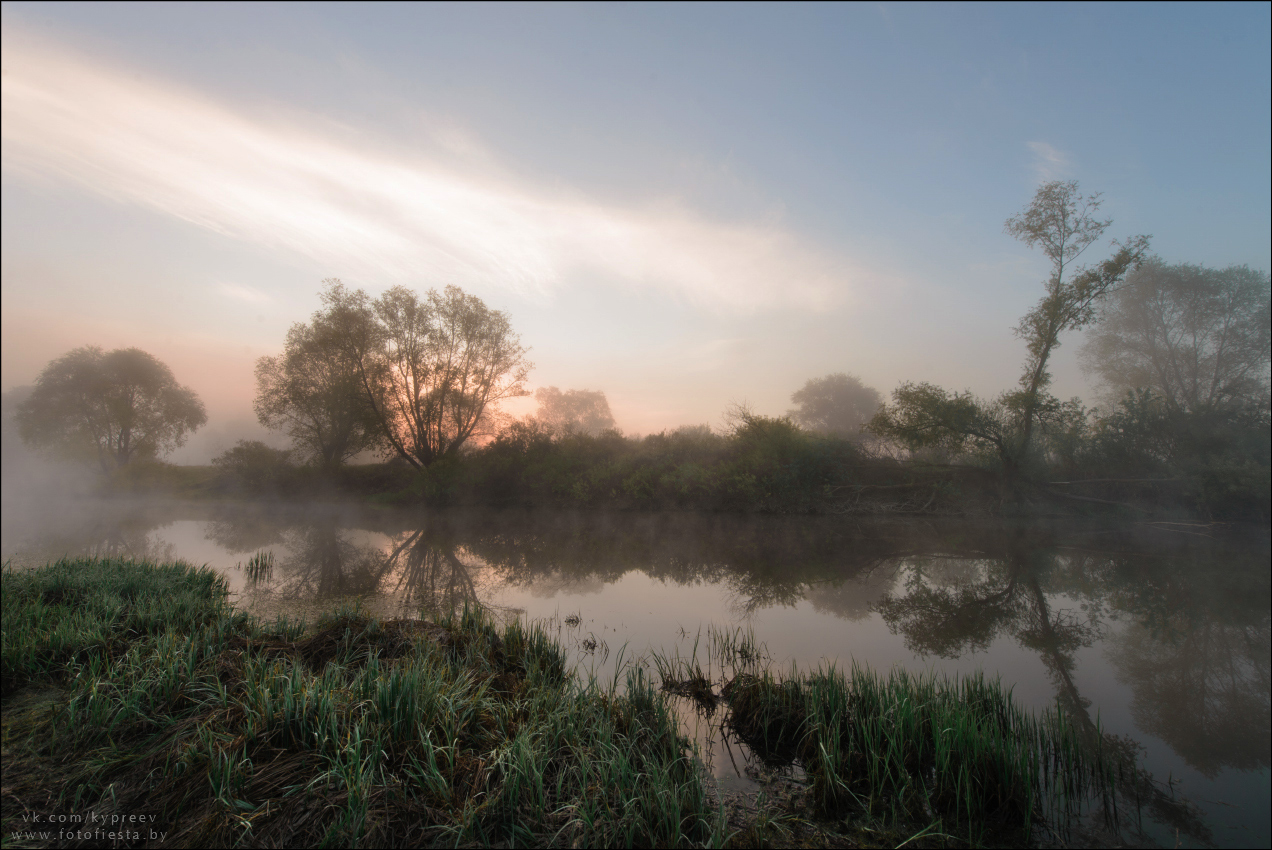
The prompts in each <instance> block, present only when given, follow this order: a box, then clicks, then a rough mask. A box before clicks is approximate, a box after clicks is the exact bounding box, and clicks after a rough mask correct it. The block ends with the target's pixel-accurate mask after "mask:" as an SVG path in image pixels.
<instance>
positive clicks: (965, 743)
mask: <svg viewBox="0 0 1272 850" xmlns="http://www.w3.org/2000/svg"><path fill="white" fill-rule="evenodd" d="M225 590H226V588H225V584H224V580H223V579H221V578H220V577H219V576H217V575H216V574H214V573H212V572H211V571H208V570H206V569H195V568H192V567H189V566H187V565H184V564H180V563H178V564H168V565H161V566H156V565H153V564H145V563H134V562H129V561H116V560H78V561H70V560H65V561H61V562H58V563H56V564H51V565H49V566H47V567H45V568H42V569H39V570H34V571H30V572H15V571H11V570H6V571H5V574H4V581H3V621H4V630H3V650H2V656H3V688H4V703H5V708H4V760H3V771H4V780H3V781H4V788H5V795H4V798H3V820H4V823H3V829H4V841H5V846H100V845H101V844H103V843H111V842H113V841H115V839H113V838H110V837H108V836H106V835H104V833H103V831H107V832H109V831H115V832H122V833H124V835H123V838H122V839H121V840H120V841H119V842H117V843H126V844H130V845H132V844H138V845H140V844H147V845H148V844H153V845H160V844H162V845H163V846H192V847H194V846H236V845H247V846H258V845H260V846H355V845H356V846H388V845H391V846H406V845H440V844H446V845H449V846H455V845H457V844H464V845H474V844H476V845H512V844H517V845H526V844H529V845H536V846H549V845H553V846H554V845H566V846H721V845H726V844H728V843H729V842H730V841H732V842H734V843H739V842H740V843H744V844H750V843H755V842H757V841H762V840H765V835H766V834H768V833H766V832H765V830H766V829H768V828H769V827H770V826H771V825H772V824H773V823H780V822H782V819H783V818H786V822H788V823H790V822H792V821H791V818H792V817H793V816H791V815H790V814H789V813H787V814H785V815H781V814H779V815H774V814H773V813H772V812H771V811H769V810H767V809H763V808H761V810H760V811H759V812H758V813H757V816H756V817H755V818H753V820H752V822H751V823H749V824H738V823H736V822H735V821H731V820H730V819H729V818H728V817H727V815H726V812H725V810H724V808H723V806H722V804H721V802H720V800H719V799H718V798H717V796H716V795H715V793H714V791H713V789H712V786H711V783H710V781H709V780H708V779H707V778H706V777H705V776H704V775H703V771H702V770H701V767H700V765H699V764H698V762H697V760H696V759H695V754H694V751H693V748H692V746H691V745H690V744H689V742H688V741H687V740H686V739H685V738H684V737H683V736H682V735H681V733H680V731H679V729H678V726H677V721H676V718H675V713H674V712H673V710H672V707H671V700H672V699H673V697H672V696H671V694H670V693H668V691H670V692H672V693H691V694H692V693H694V687H693V684H692V683H693V681H694V677H695V676H696V677H698V679H702V674H701V671H699V670H697V668H696V664H694V663H685V664H681V663H680V662H668V661H667V660H666V659H659V658H655V662H656V663H657V666H658V667H659V669H660V672H661V674H662V679H663V681H662V684H663V690H662V691H660V690H658V689H656V688H655V687H654V684H653V682H652V680H651V678H650V677H648V676H647V675H646V674H645V672H644V670H643V669H642V668H640V667H632V668H629V669H628V670H627V672H626V674H625V677H624V681H623V682H622V683H620V682H618V681H616V680H615V681H610V682H606V683H598V682H596V681H594V680H591V681H583V680H582V679H580V678H579V677H578V676H577V675H575V674H573V673H571V672H569V670H568V668H567V657H566V654H565V652H564V650H563V649H562V648H561V646H559V645H558V644H557V643H555V642H554V641H552V640H551V639H549V638H548V637H547V636H546V634H545V633H544V632H543V631H541V630H539V629H536V628H527V627H525V626H523V625H522V624H519V623H513V624H511V625H508V626H506V627H503V628H497V627H495V626H494V625H493V624H492V623H491V622H490V621H488V620H487V619H485V618H484V617H482V616H480V615H478V614H473V613H467V614H464V615H462V616H458V617H455V618H452V619H448V620H443V621H439V622H424V621H412V620H394V621H384V622H380V621H376V620H374V619H371V618H368V617H365V616H362V615H360V614H359V613H358V612H356V611H350V610H345V611H340V612H336V613H334V614H332V615H330V616H328V617H326V618H324V619H322V620H321V621H319V622H318V623H315V624H313V625H312V626H311V627H308V628H306V627H304V626H302V625H300V624H296V623H289V622H286V621H280V622H277V623H274V624H272V625H268V626H266V625H261V624H258V623H255V622H252V621H251V620H249V619H248V618H247V617H245V616H244V615H242V614H238V613H235V612H234V611H232V610H231V609H229V608H228V607H227V605H226V603H225V596H226V594H225ZM725 643H727V642H721V646H724V645H725ZM728 646H729V647H731V648H730V649H728V652H729V653H730V656H729V657H730V658H731V659H732V660H731V662H730V663H732V664H734V665H735V667H736V669H735V672H734V675H732V676H731V677H730V679H729V685H728V687H727V688H726V689H725V693H724V694H723V696H724V697H725V699H726V700H727V706H728V708H727V710H726V718H727V720H726V722H727V723H728V724H729V725H730V728H732V729H733V730H734V731H735V733H736V734H737V735H738V737H740V738H742V739H743V740H745V741H746V742H747V743H748V744H750V746H751V747H752V748H753V749H754V750H755V751H756V752H757V753H759V754H761V755H764V756H768V757H770V758H773V759H782V758H785V759H788V760H790V759H794V760H798V761H800V762H801V763H802V764H803V765H804V767H805V770H806V771H807V774H808V777H809V779H810V787H809V789H808V792H807V794H806V795H804V799H805V801H806V802H807V803H808V812H809V814H808V818H809V824H811V823H812V821H813V820H815V819H822V820H825V821H827V822H829V823H831V824H832V825H833V827H832V833H831V834H833V836H835V837H834V838H833V840H830V839H827V838H826V836H827V835H828V833H826V832H825V831H820V832H816V835H818V836H821V839H823V840H828V841H831V843H834V842H840V846H842V842H843V840H844V837H845V835H847V834H849V833H850V830H848V826H847V825H848V824H852V823H856V824H868V825H870V826H871V828H876V827H878V828H883V829H884V830H885V832H884V833H882V835H884V836H892V835H900V836H902V838H904V837H905V835H907V834H908V835H914V834H915V832H918V831H923V830H926V832H925V834H924V836H923V838H921V839H920V840H919V841H917V842H915V843H916V844H919V845H922V844H924V843H944V844H948V843H950V842H953V843H954V844H961V843H964V842H966V841H968V840H972V841H977V840H981V839H984V838H987V837H990V838H992V837H995V836H999V835H1002V836H1007V837H1008V839H1006V840H1016V839H1018V838H1020V837H1021V836H1022V834H1024V833H1026V832H1027V831H1028V830H1029V828H1030V826H1031V825H1033V824H1036V823H1037V822H1039V821H1040V820H1043V819H1046V818H1054V817H1062V816H1063V815H1064V814H1065V810H1064V809H1065V807H1064V805H1063V800H1064V798H1065V795H1066V794H1067V795H1068V796H1069V798H1076V797H1079V796H1081V795H1083V794H1084V793H1085V792H1086V790H1087V789H1088V788H1089V787H1091V786H1092V785H1093V783H1095V784H1098V780H1099V778H1100V771H1101V769H1102V768H1101V766H1100V765H1099V763H1098V760H1093V759H1091V758H1089V757H1088V755H1087V754H1084V753H1083V752H1082V751H1081V749H1080V748H1078V747H1077V746H1076V744H1075V742H1074V741H1073V740H1072V736H1071V735H1070V733H1069V732H1067V731H1066V727H1065V726H1064V723H1063V721H1062V719H1059V718H1054V717H1047V718H1043V719H1042V720H1035V719H1034V718H1032V717H1030V716H1028V715H1027V714H1025V713H1023V712H1020V711H1019V710H1017V709H1015V708H1014V707H1012V706H1011V705H1010V700H1009V699H1007V698H1006V697H1004V695H1003V694H1002V692H1001V690H1000V689H998V688H997V686H996V685H993V684H990V683H985V682H982V681H980V680H967V681H964V682H962V683H944V682H936V681H932V680H922V679H909V678H906V677H904V676H900V677H898V676H894V677H893V678H892V679H889V680H887V681H884V680H880V679H878V678H876V677H873V676H871V675H870V674H868V673H865V672H863V671H857V670H854V671H853V673H852V674H851V675H850V676H847V677H845V676H842V675H838V674H835V673H834V672H833V671H832V672H830V673H823V674H820V675H818V676H812V677H791V678H788V679H786V680H778V679H775V678H773V677H772V676H770V675H769V674H768V673H767V672H766V671H765V669H764V668H763V666H762V664H761V661H762V658H761V656H760V655H759V654H758V653H755V652H753V651H751V650H750V649H748V647H749V646H750V644H748V643H747V642H746V641H743V640H734V641H733V642H732V643H729V644H728ZM721 653H722V657H723V653H724V650H721ZM686 682H688V683H689V684H686ZM707 693H708V694H709V695H710V700H711V701H712V703H713V704H714V701H715V700H716V699H717V697H716V695H715V694H714V692H712V691H711V688H710V685H708V687H707ZM697 695H698V696H699V698H700V699H707V696H706V695H704V694H703V693H702V692H701V689H698V691H697ZM1057 792H1060V793H1059V795H1058V796H1057ZM1058 800H1059V801H1061V802H1059V803H1058V802H1057V801H1058ZM35 817H38V818H39V819H40V820H39V821H34V820H32V818H35ZM41 834H43V837H41ZM809 834H812V833H809ZM861 834H865V833H861ZM872 834H877V833H872ZM781 835H786V836H789V835H790V833H789V832H785V833H781ZM955 836H957V838H955Z"/></svg>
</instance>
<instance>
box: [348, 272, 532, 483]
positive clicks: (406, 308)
mask: <svg viewBox="0 0 1272 850" xmlns="http://www.w3.org/2000/svg"><path fill="white" fill-rule="evenodd" d="M323 300H324V304H325V305H326V308H327V309H326V313H325V314H323V315H335V314H337V313H339V314H341V315H342V316H344V317H345V318H344V319H343V324H342V327H343V328H344V330H343V332H342V333H341V334H340V335H339V339H340V346H341V347H342V350H343V352H344V356H346V357H348V358H350V360H351V362H353V363H355V364H356V365H357V373H358V382H359V384H360V385H361V387H362V392H363V397H364V398H365V400H366V402H367V405H368V408H369V410H370V413H371V416H372V417H373V418H374V420H375V423H376V426H377V430H378V433H379V436H380V437H381V438H382V439H383V441H384V443H383V444H384V445H385V446H386V448H387V450H388V451H389V453H390V454H395V455H397V456H398V457H401V458H402V459H403V460H405V461H406V462H407V463H409V464H411V466H413V467H415V468H416V469H423V468H424V467H426V466H428V465H429V464H431V463H433V462H434V461H436V460H438V459H439V458H442V457H445V456H447V455H451V454H454V453H455V452H457V451H458V450H459V449H460V447H461V446H463V445H464V443H465V442H466V441H468V440H469V439H470V438H471V437H474V436H477V435H479V434H481V433H483V432H484V429H485V427H486V425H487V424H488V423H489V422H490V420H491V418H492V416H491V415H492V414H493V413H494V412H495V409H496V407H497V405H498V403H499V402H500V401H502V400H503V399H507V398H514V397H517V396H523V395H527V394H528V393H527V392H526V390H525V380H526V375H527V374H528V372H529V370H530V366H531V364H530V363H529V362H527V361H526V358H525V354H526V350H525V349H524V348H522V347H521V344H520V338H519V337H518V336H517V335H516V334H515V333H513V331H512V326H511V324H510V323H509V322H508V316H507V314H506V313H503V312H501V311H499V310H491V309H490V308H489V307H487V306H486V305H485V304H484V303H483V302H482V301H481V299H480V298H477V297H476V296H473V295H468V294H466V293H465V292H464V291H463V290H461V289H460V288H459V287H456V286H448V287H446V290H445V292H442V293H439V292H438V291H437V290H435V289H434V290H429V292H428V295H427V296H425V297H423V298H421V297H420V296H419V295H417V294H416V293H414V292H412V291H411V290H409V289H407V288H406V287H402V286H395V287H393V288H392V289H389V290H387V291H386V292H385V293H384V294H383V295H381V296H380V297H379V298H377V299H375V300H374V301H373V300H372V299H371V298H370V297H369V296H368V295H367V294H366V293H365V292H363V291H361V290H355V291H350V290H348V289H345V288H344V287H343V286H342V285H341V284H340V282H339V281H338V280H331V281H328V290H327V292H326V293H324V295H323Z"/></svg>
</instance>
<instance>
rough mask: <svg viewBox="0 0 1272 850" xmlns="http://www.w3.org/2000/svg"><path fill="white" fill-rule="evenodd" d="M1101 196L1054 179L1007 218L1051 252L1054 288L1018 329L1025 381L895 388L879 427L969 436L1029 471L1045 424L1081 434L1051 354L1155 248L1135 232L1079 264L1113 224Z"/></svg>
mask: <svg viewBox="0 0 1272 850" xmlns="http://www.w3.org/2000/svg"><path fill="white" fill-rule="evenodd" d="M1100 203H1101V201H1100V195H1099V193H1098V192H1097V193H1096V194H1094V195H1090V196H1086V197H1084V196H1083V195H1081V194H1079V192H1078V184H1077V183H1076V182H1073V181H1070V182H1067V183H1062V182H1058V181H1057V182H1051V183H1044V184H1043V185H1042V186H1040V187H1039V188H1038V191H1037V193H1036V194H1035V195H1034V199H1033V202H1032V203H1031V204H1030V205H1029V207H1028V208H1027V209H1025V210H1024V212H1022V213H1021V214H1020V215H1017V216H1014V217H1012V218H1010V219H1008V220H1007V223H1006V225H1005V230H1006V232H1007V233H1009V234H1010V235H1012V236H1015V237H1016V238H1017V239H1020V240H1021V241H1023V242H1024V243H1025V244H1027V245H1030V246H1034V245H1040V246H1041V247H1042V249H1043V252H1044V253H1045V254H1046V255H1047V258H1048V259H1049V260H1050V261H1051V275H1050V277H1049V278H1048V279H1047V282H1046V284H1045V294H1044V295H1043V297H1042V299H1041V300H1040V301H1039V302H1038V305H1037V306H1036V307H1034V309H1032V310H1030V311H1029V312H1028V313H1026V314H1025V315H1024V317H1023V318H1022V319H1021V320H1020V325H1019V326H1018V327H1017V328H1016V329H1015V332H1016V336H1018V337H1020V338H1021V339H1023V340H1024V341H1025V344H1026V346H1027V350H1028V356H1027V357H1026V359H1025V368H1024V371H1023V373H1022V375H1021V377H1020V382H1019V387H1020V388H1019V389H1018V390H1015V391H1011V392H1006V393H1003V394H1002V395H1001V396H999V397H998V398H997V399H995V400H994V401H992V402H984V401H979V400H977V399H975V398H973V397H972V395H971V393H961V394H957V393H956V394H954V395H950V394H948V393H946V392H945V390H942V389H940V388H939V387H934V386H932V385H930V384H919V385H915V384H904V385H902V386H901V387H900V388H899V389H898V390H896V391H895V392H894V393H893V401H894V403H893V405H891V406H889V407H884V408H883V409H881V410H880V411H879V414H878V415H877V416H876V417H875V418H874V419H873V420H871V423H870V426H869V427H870V430H871V431H873V432H874V433H876V434H878V435H880V436H882V437H889V438H892V439H896V440H898V441H899V442H901V443H902V444H903V445H906V446H907V447H909V448H911V449H915V448H921V447H923V446H942V447H946V448H957V449H961V448H962V446H963V445H964V444H965V443H967V442H968V441H970V442H971V443H972V444H973V445H979V446H981V447H985V448H990V447H992V449H993V450H994V451H995V452H997V455H998V458H999V460H1000V461H1001V462H1002V465H1003V470H1004V472H1006V473H1007V474H1008V475H1009V476H1011V477H1015V476H1017V475H1019V474H1020V473H1021V467H1022V464H1023V463H1024V462H1025V460H1026V459H1027V458H1028V457H1029V456H1030V453H1031V452H1032V451H1034V450H1035V449H1036V446H1035V443H1036V442H1037V440H1036V434H1035V432H1036V431H1037V430H1039V426H1040V425H1041V426H1042V430H1049V431H1051V432H1052V433H1049V434H1048V436H1049V437H1050V436H1056V437H1057V438H1058V441H1059V443H1070V442H1072V440H1071V439H1069V437H1067V436H1065V432H1068V434H1069V435H1070V436H1071V434H1072V432H1074V431H1075V429H1076V428H1077V426H1078V425H1079V424H1080V423H1079V420H1083V419H1084V418H1085V415H1084V412H1083V411H1082V410H1081V405H1080V403H1079V402H1078V401H1077V400H1070V401H1068V402H1061V401H1060V400H1059V399H1057V398H1056V397H1055V396H1053V395H1051V394H1050V393H1048V392H1047V387H1048V386H1049V385H1050V383H1051V373H1050V372H1049V371H1048V370H1047V364H1048V361H1049V360H1050V358H1051V353H1052V352H1053V351H1055V349H1056V348H1057V347H1059V345H1060V336H1061V334H1063V333H1064V332H1065V331H1070V330H1081V329H1082V327H1084V326H1085V325H1087V324H1089V323H1090V322H1091V321H1092V319H1093V318H1094V316H1095V309H1096V306H1097V304H1098V303H1099V301H1100V299H1101V298H1103V297H1104V296H1105V295H1106V294H1107V293H1108V292H1110V291H1112V290H1113V289H1114V288H1115V287H1116V286H1117V285H1118V284H1119V283H1121V281H1122V279H1123V278H1124V277H1125V276H1126V274H1127V273H1128V272H1129V271H1131V270H1132V269H1135V268H1137V267H1138V266H1139V265H1140V263H1141V262H1142V261H1143V258H1144V254H1145V252H1146V251H1147V250H1148V237H1147V236H1135V237H1132V238H1130V239H1128V240H1127V241H1126V243H1125V244H1119V243H1117V242H1114V243H1113V246H1114V248H1116V251H1115V252H1114V254H1113V256H1112V257H1110V258H1109V259H1107V260H1104V261H1103V262H1101V263H1098V264H1097V265H1095V266H1091V267H1086V266H1078V267H1076V268H1075V267H1073V264H1074V263H1075V262H1076V261H1077V259H1078V257H1080V256H1081V255H1082V254H1083V253H1084V252H1085V251H1086V250H1087V248H1089V247H1090V246H1091V245H1092V244H1093V243H1094V242H1096V241H1097V240H1098V239H1099V238H1100V236H1101V235H1102V234H1103V233H1104V231H1105V230H1106V229H1107V228H1108V226H1109V225H1110V224H1112V223H1113V222H1112V221H1111V220H1100V219H1097V218H1096V217H1095V214H1096V213H1097V212H1098V211H1099V208H1100ZM1051 426H1054V427H1051ZM1048 448H1050V447H1048ZM1064 451H1067V449H1062V450H1061V453H1064Z"/></svg>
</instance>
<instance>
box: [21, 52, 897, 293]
mask: <svg viewBox="0 0 1272 850" xmlns="http://www.w3.org/2000/svg"><path fill="white" fill-rule="evenodd" d="M4 54H5V56H4V63H5V71H4V82H3V110H4V122H3V164H4V168H5V169H6V170H7V171H9V172H10V173H19V174H21V173H26V174H40V175H45V176H54V177H56V178H58V179H62V180H67V181H71V182H74V183H76V184H79V185H82V186H84V187H87V188H88V189H90V190H92V191H94V192H97V193H99V194H102V195H105V196H108V197H111V198H115V199H118V200H121V201H125V202H131V203H137V204H141V205H144V206H147V207H150V208H152V209H157V210H160V211H162V212H164V213H167V214H169V215H173V216H177V217H179V218H181V219H184V220H185V221H188V222H191V223H193V224H195V225H198V226H200V227H204V228H208V229H210V230H213V231H215V232H217V233H221V234H224V235H226V236H229V237H232V238H235V239H240V240H246V241H249V242H255V243H263V244H265V245H268V246H270V247H273V248H278V249H283V250H285V251H290V252H294V253H296V254H300V255H303V256H305V257H307V258H311V259H313V260H316V261H318V262H319V263H321V264H322V265H323V266H324V267H326V268H330V269H333V270H339V271H338V272H337V273H339V274H351V275H353V276H359V277H364V278H368V279H372V280H382V281H385V282H386V283H389V282H413V281H419V280H421V279H425V280H440V281H445V282H454V283H458V284H460V285H461V286H476V287H480V288H490V287H500V286H502V287H504V288H506V289H508V290H511V291H513V292H515V293H518V294H520V295H522V296H525V297H531V298H548V297H551V296H552V295H553V293H555V292H556V291H558V290H559V289H561V288H562V287H563V286H565V285H569V284H580V283H587V282H605V283H608V284H610V285H619V286H635V287H649V288H655V289H658V290H662V291H666V292H668V293H670V294H672V295H673V296H675V297H677V298H681V299H684V300H686V301H689V302H690V303H694V304H696V305H698V306H705V307H708V308H711V309H719V310H726V311H731V310H740V311H751V310H757V309H765V308H771V307H775V306H789V307H794V308H801V309H822V308H827V307H831V306H835V305H839V304H843V303H844V302H845V301H847V300H849V299H850V298H851V295H852V292H853V291H854V289H859V288H860V287H862V286H863V285H868V284H869V283H870V282H871V279H872V275H870V274H869V273H867V272H866V271H865V270H864V269H863V268H862V267H861V266H860V265H858V264H855V263H853V262H851V261H849V260H848V259H847V258H845V257H843V256H842V255H839V254H837V253H835V252H832V251H827V250H824V249H822V248H820V247H819V246H816V245H814V244H812V243H810V242H809V241H808V240H806V239H803V238H801V237H800V236H799V235H797V234H795V233H792V232H791V231H790V230H788V229H784V228H782V227H781V226H779V225H777V224H776V223H772V222H757V223H749V224H745V223H744V224H737V223H726V222H720V221H714V220H711V219H710V218H708V217H706V216H704V215H702V214H700V213H698V212H696V211H694V210H693V209H690V208H688V207H686V206H685V205H683V204H680V203H678V202H676V201H674V200H663V201H660V202H658V203H652V204H648V205H643V206H640V205H628V206H621V205H615V204H607V203H603V202H600V201H595V200H592V199H588V198H583V197H579V196H577V195H573V194H570V193H568V192H564V191H561V190H559V189H555V188H551V189H548V188H542V187H540V186H537V185H536V184H534V183H533V182H532V181H529V180H523V179H518V178H514V177H509V176H507V174H506V173H505V172H503V171H498V170H495V169H489V170H487V172H486V173H482V172H475V171H473V170H472V169H471V168H470V169H468V170H457V169H456V168H455V167H453V166H450V165H446V164H444V163H443V162H441V161H437V160H430V159H429V158H427V157H426V156H420V155H404V154H403V155H399V154H392V153H384V152H383V151H368V150H364V149H359V148H357V147H355V146H353V145H352V144H351V143H350V142H348V141H347V140H342V139H339V138H336V137H335V136H334V135H333V134H332V133H329V132H323V131H322V130H321V129H313V128H311V127H306V126H302V125H300V124H298V123H291V124H287V123H282V122H277V121H266V120H261V119H259V118H254V117H252V116H250V115H249V114H247V113H246V112H244V111H242V110H235V109H234V108H233V106H232V105H229V104H223V103H217V102H214V101H212V100H209V99H207V98H203V97H201V96H199V95H198V93H196V92H191V91H188V90H185V89H182V88H179V87H177V86H175V85H171V84H167V83H164V82H162V81H157V80H146V79H140V78H138V77H137V76H136V75H134V74H128V73H124V72H122V71H120V70H117V69H113V68H110V67H107V66H105V65H102V64H100V63H94V62H90V61H88V60H86V59H84V58H82V57H75V56H72V55H70V54H68V53H65V52H61V51H58V50H52V49H49V48H47V47H36V46H33V45H31V44H28V43H25V42H22V41H21V39H18V38H16V37H10V36H9V35H8V34H7V35H6V38H5V48H4ZM602 285H603V284H602ZM239 297H242V294H241V293H239Z"/></svg>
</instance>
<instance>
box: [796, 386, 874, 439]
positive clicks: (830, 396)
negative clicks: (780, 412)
mask: <svg viewBox="0 0 1272 850" xmlns="http://www.w3.org/2000/svg"><path fill="white" fill-rule="evenodd" d="M791 401H792V402H794V403H795V404H796V405H798V406H797V407H795V408H794V409H793V410H790V411H788V412H787V415H788V416H790V417H791V419H793V420H795V422H796V423H798V424H799V425H800V427H802V428H806V429H807V430H809V431H817V432H818V433H822V434H839V435H841V436H847V437H854V436H857V435H858V434H860V433H861V426H862V425H864V424H865V423H866V422H869V421H870V419H871V417H873V416H874V415H875V413H876V412H877V411H878V410H879V405H881V404H882V403H883V397H882V396H881V395H880V394H879V391H878V390H876V389H874V388H873V387H868V386H866V385H865V384H863V383H862V382H861V379H860V378H858V377H857V376H856V375H847V374H844V373H843V372H836V373H835V374H833V375H827V376H825V377H824V378H813V379H811V380H809V381H808V383H806V384H804V386H803V388H802V389H799V390H796V391H795V392H794V393H793V394H792V395H791Z"/></svg>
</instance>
